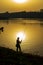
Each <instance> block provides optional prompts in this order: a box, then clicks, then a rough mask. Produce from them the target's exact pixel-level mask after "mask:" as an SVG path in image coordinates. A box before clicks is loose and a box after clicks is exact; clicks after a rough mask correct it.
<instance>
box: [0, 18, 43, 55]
mask: <svg viewBox="0 0 43 65" xmlns="http://www.w3.org/2000/svg"><path fill="white" fill-rule="evenodd" d="M1 27H4V31H3V32H1V31H0V46H2V47H7V48H10V49H13V50H16V47H15V44H16V35H17V33H18V32H24V35H25V39H24V40H23V41H22V43H21V49H22V52H24V53H32V54H37V55H41V56H43V21H39V20H24V19H13V20H0V28H1Z"/></svg>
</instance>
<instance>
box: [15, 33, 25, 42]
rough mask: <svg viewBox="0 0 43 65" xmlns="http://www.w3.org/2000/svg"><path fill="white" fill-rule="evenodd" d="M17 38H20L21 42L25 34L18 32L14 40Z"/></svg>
mask: <svg viewBox="0 0 43 65" xmlns="http://www.w3.org/2000/svg"><path fill="white" fill-rule="evenodd" d="M17 37H19V38H20V41H21V40H25V34H24V32H18V33H17V34H16V38H17Z"/></svg>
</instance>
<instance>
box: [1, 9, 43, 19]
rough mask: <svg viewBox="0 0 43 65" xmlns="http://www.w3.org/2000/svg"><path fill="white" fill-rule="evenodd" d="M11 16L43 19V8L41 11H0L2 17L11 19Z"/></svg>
mask: <svg viewBox="0 0 43 65" xmlns="http://www.w3.org/2000/svg"><path fill="white" fill-rule="evenodd" d="M11 18H35V19H37V18H40V19H43V9H42V10H40V12H26V11H22V12H12V13H9V12H5V13H0V19H11Z"/></svg>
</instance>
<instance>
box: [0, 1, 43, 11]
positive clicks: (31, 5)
mask: <svg viewBox="0 0 43 65" xmlns="http://www.w3.org/2000/svg"><path fill="white" fill-rule="evenodd" d="M42 8H43V0H27V2H25V3H22V4H18V3H15V2H14V0H0V12H6V11H9V12H14V11H37V10H40V9H42Z"/></svg>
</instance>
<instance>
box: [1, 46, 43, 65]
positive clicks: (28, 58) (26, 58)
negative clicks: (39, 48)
mask: <svg viewBox="0 0 43 65" xmlns="http://www.w3.org/2000/svg"><path fill="white" fill-rule="evenodd" d="M0 65H43V57H40V56H38V55H31V54H29V53H20V52H19V53H17V52H15V51H13V50H12V49H8V48H4V47H0Z"/></svg>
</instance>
